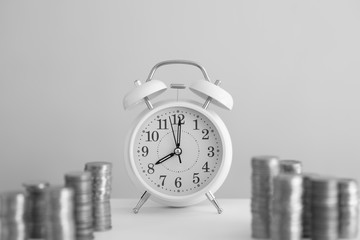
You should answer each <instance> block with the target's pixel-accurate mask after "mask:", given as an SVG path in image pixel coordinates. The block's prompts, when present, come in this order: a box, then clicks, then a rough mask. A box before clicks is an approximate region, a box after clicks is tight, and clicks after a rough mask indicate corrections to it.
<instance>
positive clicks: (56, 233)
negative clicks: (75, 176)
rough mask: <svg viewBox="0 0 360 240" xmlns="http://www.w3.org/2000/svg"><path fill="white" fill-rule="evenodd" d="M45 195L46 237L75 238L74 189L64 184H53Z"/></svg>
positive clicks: (60, 239)
mask: <svg viewBox="0 0 360 240" xmlns="http://www.w3.org/2000/svg"><path fill="white" fill-rule="evenodd" d="M44 196H45V229H46V230H45V239H51V240H62V239H67V240H74V239H75V222H74V190H73V189H71V188H68V187H63V186H51V187H48V188H47V189H46V190H45V191H44Z"/></svg>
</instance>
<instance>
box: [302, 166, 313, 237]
mask: <svg viewBox="0 0 360 240" xmlns="http://www.w3.org/2000/svg"><path fill="white" fill-rule="evenodd" d="M315 176H316V175H315V174H311V173H304V174H303V175H302V177H303V217H302V229H303V234H302V236H303V238H310V237H311V216H312V214H311V178H313V177H315Z"/></svg>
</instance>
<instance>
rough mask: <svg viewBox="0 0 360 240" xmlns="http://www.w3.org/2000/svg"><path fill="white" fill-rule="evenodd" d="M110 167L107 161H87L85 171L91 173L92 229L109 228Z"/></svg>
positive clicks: (102, 229) (103, 229) (104, 229)
mask: <svg viewBox="0 0 360 240" xmlns="http://www.w3.org/2000/svg"><path fill="white" fill-rule="evenodd" d="M111 168H112V164H111V163H109V162H89V163H86V164H85V171H89V172H90V173H91V174H92V179H93V182H92V191H93V193H92V194H93V220H94V222H93V227H94V231H106V230H110V229H111V207H110V197H111Z"/></svg>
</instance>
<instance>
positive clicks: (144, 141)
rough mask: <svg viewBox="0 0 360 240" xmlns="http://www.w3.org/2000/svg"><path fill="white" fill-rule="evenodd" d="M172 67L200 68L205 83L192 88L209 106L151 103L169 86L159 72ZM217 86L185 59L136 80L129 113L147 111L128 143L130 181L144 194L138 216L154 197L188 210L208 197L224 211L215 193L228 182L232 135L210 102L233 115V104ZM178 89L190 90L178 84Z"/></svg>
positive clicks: (127, 105)
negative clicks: (135, 109)
mask: <svg viewBox="0 0 360 240" xmlns="http://www.w3.org/2000/svg"><path fill="white" fill-rule="evenodd" d="M169 64H188V65H193V66H196V67H198V68H199V69H200V70H201V71H202V73H203V75H204V78H205V79H202V80H199V81H195V82H194V83H193V84H192V85H191V86H190V87H189V89H190V90H191V91H193V92H194V93H196V94H197V95H199V96H201V97H203V98H204V99H206V101H205V103H204V104H200V103H197V102H192V101H179V100H174V101H166V102H159V103H157V104H154V105H153V104H152V103H151V101H150V100H151V99H153V98H154V97H156V96H158V95H160V94H161V93H163V92H164V91H165V90H166V89H167V87H166V85H165V84H164V83H163V82H162V81H159V80H154V79H152V78H153V75H154V73H155V71H156V70H157V69H158V68H159V67H161V66H163V65H169ZM219 83H220V81H216V82H215V83H212V82H211V81H210V79H209V76H208V74H207V73H206V71H205V69H204V68H203V67H202V66H201V65H199V64H198V63H195V62H192V61H186V60H169V61H163V62H160V63H158V64H156V65H155V66H154V67H153V69H152V70H151V72H150V74H149V76H148V78H147V80H146V82H145V83H143V84H141V82H140V81H135V84H136V85H137V86H136V88H135V89H133V90H132V91H131V92H129V93H128V94H127V95H126V96H125V97H124V101H123V104H124V108H125V109H128V108H130V107H132V106H134V105H136V104H138V103H140V102H145V103H146V105H147V107H148V109H145V111H144V112H142V113H141V114H140V116H139V117H138V119H137V120H136V121H135V122H134V126H133V127H132V128H131V129H130V132H129V134H128V137H127V139H126V141H125V144H126V146H125V162H126V166H127V171H128V173H129V176H130V178H131V179H132V181H133V182H134V183H135V185H136V186H138V187H139V188H140V189H142V190H145V192H144V194H143V195H142V196H141V199H140V201H139V202H138V204H137V206H136V207H135V208H134V209H133V211H134V212H135V213H138V211H139V209H140V208H141V207H142V205H143V204H144V203H145V202H146V201H147V199H148V198H149V197H151V199H153V200H154V201H157V202H159V203H162V204H165V205H168V206H176V207H182V206H188V205H192V204H196V203H198V202H200V201H202V200H205V199H206V197H207V198H208V199H209V200H210V201H211V202H212V203H213V204H214V206H215V207H216V208H217V210H218V213H221V212H222V209H221V208H220V206H219V204H218V202H217V201H216V199H215V197H214V195H213V193H214V192H216V191H217V190H218V188H219V187H220V186H221V185H222V184H223V182H224V180H225V179H226V177H227V175H228V173H229V170H230V166H231V161H232V144H231V138H230V134H229V132H228V130H227V128H226V126H225V124H224V122H223V121H222V120H221V119H220V117H219V116H218V115H217V114H216V113H215V112H213V111H210V110H208V109H207V107H208V105H209V103H210V102H212V103H214V104H216V105H218V106H220V107H222V108H225V109H228V110H231V109H232V106H233V99H232V97H231V95H230V94H229V93H227V92H226V91H225V90H223V89H222V88H220V87H219V86H218V85H219ZM172 87H173V88H178V89H179V88H181V89H182V88H185V87H184V85H182V84H173V85H172Z"/></svg>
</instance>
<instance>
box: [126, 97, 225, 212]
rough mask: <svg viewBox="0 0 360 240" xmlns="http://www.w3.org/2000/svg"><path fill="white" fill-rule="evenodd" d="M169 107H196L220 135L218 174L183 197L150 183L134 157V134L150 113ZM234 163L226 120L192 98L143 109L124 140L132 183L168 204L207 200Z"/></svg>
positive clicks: (178, 204)
mask: <svg viewBox="0 0 360 240" xmlns="http://www.w3.org/2000/svg"><path fill="white" fill-rule="evenodd" d="M170 107H185V108H190V109H193V110H195V111H197V112H199V113H201V114H203V115H204V116H206V117H207V118H208V119H209V120H210V121H211V122H212V123H213V124H214V126H215V128H216V129H217V131H218V133H219V136H220V138H221V143H222V156H221V158H222V161H221V164H220V167H219V169H218V171H217V173H216V175H215V177H214V178H213V179H212V180H211V181H210V182H209V183H208V184H207V185H206V186H205V187H204V188H202V189H200V190H199V191H198V192H195V193H191V194H189V195H182V196H174V195H169V194H165V193H162V192H159V191H157V190H156V189H155V188H153V186H151V185H149V184H148V183H147V182H146V181H144V179H143V178H142V176H141V174H140V173H139V171H138V169H137V168H136V164H135V156H134V151H133V150H134V147H135V146H134V142H135V137H136V134H137V133H138V131H139V130H140V127H141V126H142V125H143V123H144V122H145V121H146V120H148V118H149V117H150V116H153V114H155V113H156V112H158V111H161V110H163V109H166V108H170ZM231 162H232V144H231V138H230V134H229V131H228V130H227V128H226V126H225V124H224V122H223V121H222V120H221V118H220V117H219V116H218V115H217V114H216V113H215V112H213V111H211V110H208V109H204V108H202V107H201V106H200V105H199V104H198V103H194V102H191V101H171V102H169V101H167V102H165V103H158V104H156V105H154V109H152V110H150V111H149V110H145V111H143V112H142V113H141V114H140V115H139V117H138V118H137V120H136V121H134V125H133V127H132V128H131V130H130V131H129V134H128V137H127V139H126V140H125V163H126V169H127V172H128V174H129V176H130V178H131V180H132V182H133V183H134V184H135V185H136V186H137V187H138V188H139V189H143V190H146V191H148V192H149V193H150V194H151V197H150V199H152V200H154V201H156V202H158V203H161V204H165V205H168V206H175V207H182V206H189V205H192V204H196V203H198V202H201V201H203V200H205V199H206V196H205V194H206V193H207V192H209V191H211V192H212V193H215V192H216V191H217V190H218V189H219V188H220V186H221V185H222V184H223V183H224V181H225V179H226V177H227V175H228V173H229V170H230V167H231Z"/></svg>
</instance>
